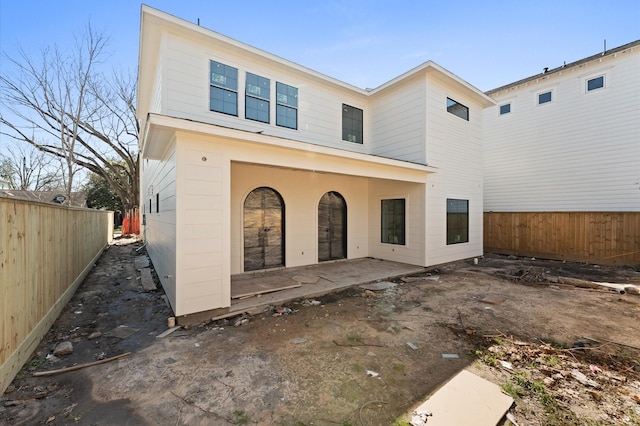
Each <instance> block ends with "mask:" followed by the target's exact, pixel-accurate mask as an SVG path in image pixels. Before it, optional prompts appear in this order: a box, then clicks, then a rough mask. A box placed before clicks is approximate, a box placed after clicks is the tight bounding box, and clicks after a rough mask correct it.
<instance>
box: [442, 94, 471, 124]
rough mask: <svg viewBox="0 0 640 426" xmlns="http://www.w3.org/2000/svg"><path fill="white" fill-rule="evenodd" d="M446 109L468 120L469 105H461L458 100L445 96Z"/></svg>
mask: <svg viewBox="0 0 640 426" xmlns="http://www.w3.org/2000/svg"><path fill="white" fill-rule="evenodd" d="M447 111H448V112H450V113H451V114H453V115H456V116H458V117H460V118H462V119H464V120H467V121H469V107H466V106H464V105H462V104H461V103H460V102H458V101H454V100H453V99H451V98H447Z"/></svg>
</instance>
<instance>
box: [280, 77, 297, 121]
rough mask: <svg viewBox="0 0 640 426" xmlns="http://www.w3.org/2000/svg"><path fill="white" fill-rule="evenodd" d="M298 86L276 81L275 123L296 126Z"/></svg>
mask: <svg viewBox="0 0 640 426" xmlns="http://www.w3.org/2000/svg"><path fill="white" fill-rule="evenodd" d="M297 108H298V88H296V87H292V86H288V85H286V84H283V83H280V82H276V125H277V126H281V127H288V128H290V129H297V128H298V109H297Z"/></svg>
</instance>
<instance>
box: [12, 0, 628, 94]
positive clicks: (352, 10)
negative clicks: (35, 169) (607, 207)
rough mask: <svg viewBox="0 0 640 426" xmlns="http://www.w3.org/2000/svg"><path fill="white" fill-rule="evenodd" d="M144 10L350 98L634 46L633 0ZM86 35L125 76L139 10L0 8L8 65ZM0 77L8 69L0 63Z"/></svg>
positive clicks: (132, 65)
mask: <svg viewBox="0 0 640 426" xmlns="http://www.w3.org/2000/svg"><path fill="white" fill-rule="evenodd" d="M146 4H148V5H149V6H152V7H155V8H157V9H160V10H162V11H165V12H167V13H170V14H172V15H175V16H177V17H179V18H182V19H185V20H187V21H191V22H197V21H198V19H199V20H200V25H202V26H203V27H206V28H209V29H212V30H214V31H217V32H219V33H221V34H224V35H226V36H229V37H232V38H234V39H236V40H239V41H241V42H244V43H247V44H249V45H252V46H254V47H257V48H259V49H262V50H265V51H267V52H270V53H273V54H276V55H278V56H281V57H283V58H285V59H288V60H290V61H293V62H296V63H298V64H300V65H304V66H306V67H308V68H311V69H314V70H316V71H319V72H321V73H324V74H326V75H328V76H330V77H334V78H337V79H339V80H342V81H344V82H346V83H350V84H353V85H355V86H358V87H361V88H366V87H371V88H374V87H377V86H379V85H381V84H383V83H385V82H386V81H389V80H391V79H393V78H395V77H397V76H398V75H400V74H402V73H404V72H406V71H408V70H410V69H411V68H413V67H415V66H417V65H420V64H421V63H423V62H425V61H428V60H433V61H435V62H436V63H438V64H439V65H440V66H442V67H444V68H446V69H448V70H449V71H451V72H453V73H454V74H456V75H458V76H459V77H460V78H462V79H464V80H466V81H467V82H469V83H470V84H472V85H474V86H476V87H477V88H479V89H480V90H482V91H487V90H490V89H493V88H496V87H499V86H502V85H504V84H508V83H510V82H513V81H516V80H519V79H521V78H524V77H529V76H531V75H534V74H537V73H539V72H541V71H542V69H543V68H544V67H549V68H553V67H556V66H559V65H562V63H563V62H564V61H566V62H567V63H568V62H572V61H575V60H578V59H582V58H584V57H587V56H590V55H593V54H595V53H598V52H600V51H601V50H602V49H603V45H604V40H605V39H606V40H607V47H608V48H612V47H617V46H620V45H622V44H625V43H628V42H631V41H634V40H638V39H640V0H624V1H622V0H608V1H606V2H604V1H602V0H599V1H594V0H552V1H547V0H538V1H525V0H509V1H481V0H476V1H466V0H456V1H442V0H440V1H429V0H414V1H404V0H390V1H373V0H371V1H360V0H320V1H318V0H315V1H305V0H296V1H284V0H271V1H245V0H230V1H211V0H181V1H177V0H148V1H147V2H146ZM89 21H91V24H92V26H93V27H94V28H95V29H98V30H99V31H102V32H104V33H105V34H106V35H108V36H109V37H110V38H111V44H110V50H111V52H112V56H111V62H112V64H113V65H114V66H116V67H118V68H125V69H127V68H129V69H131V70H132V71H133V72H135V70H136V67H137V58H138V38H139V29H140V28H139V27H140V3H139V2H136V1H132V0H126V1H125V0H106V1H100V2H98V1H95V0H83V1H76V0H74V1H71V0H46V1H45V0H0V47H1V50H2V52H3V53H4V54H8V55H10V56H13V57H15V56H16V50H15V49H16V46H17V45H20V46H21V47H22V48H24V49H25V50H26V51H27V52H29V53H30V54H36V55H37V54H38V52H39V51H40V50H41V49H43V48H45V47H47V46H50V45H53V44H54V43H55V44H57V45H58V46H59V47H61V48H66V47H67V46H71V45H72V43H73V34H81V33H82V31H83V27H84V26H85V25H86V24H87V23H88V22H89ZM0 61H1V62H0V72H1V73H4V72H6V70H7V69H8V64H7V61H6V60H5V59H4V58H3V59H1V60H0Z"/></svg>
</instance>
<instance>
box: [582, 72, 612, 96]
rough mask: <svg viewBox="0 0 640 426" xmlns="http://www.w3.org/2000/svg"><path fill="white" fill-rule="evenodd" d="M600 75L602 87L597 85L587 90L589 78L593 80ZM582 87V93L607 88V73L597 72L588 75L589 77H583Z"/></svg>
mask: <svg viewBox="0 0 640 426" xmlns="http://www.w3.org/2000/svg"><path fill="white" fill-rule="evenodd" d="M600 77H602V87H598V88H595V89H591V90H589V82H590V81H591V80H595V79H597V78H600ZM583 87H584V93H593V92H598V91H600V90H603V89H606V88H607V75H606V74H605V73H599V74H593V75H590V76H589V77H585V78H584V83H583Z"/></svg>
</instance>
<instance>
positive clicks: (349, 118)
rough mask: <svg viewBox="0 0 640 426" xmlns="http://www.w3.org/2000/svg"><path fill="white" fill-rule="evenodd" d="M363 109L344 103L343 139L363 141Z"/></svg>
mask: <svg viewBox="0 0 640 426" xmlns="http://www.w3.org/2000/svg"><path fill="white" fill-rule="evenodd" d="M362 127H363V126H362V110H361V109H360V108H356V107H352V106H349V105H347V104H342V140H343V141H348V142H354V143H359V144H361V143H362Z"/></svg>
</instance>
